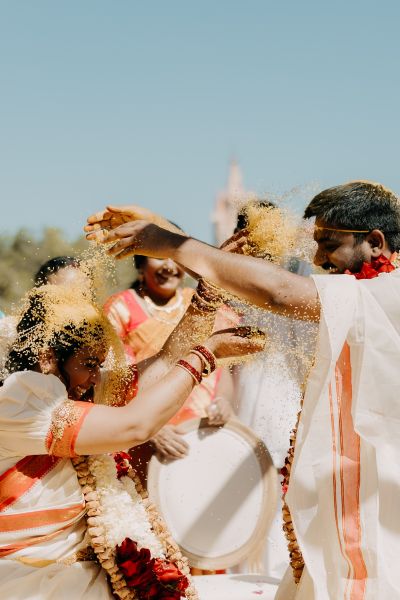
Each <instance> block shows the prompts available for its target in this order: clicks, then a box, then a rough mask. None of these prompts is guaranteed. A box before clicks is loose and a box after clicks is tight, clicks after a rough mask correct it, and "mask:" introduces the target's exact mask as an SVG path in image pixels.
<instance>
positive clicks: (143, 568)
mask: <svg viewBox="0 0 400 600" xmlns="http://www.w3.org/2000/svg"><path fill="white" fill-rule="evenodd" d="M117 557H118V566H119V568H120V569H121V571H122V573H123V575H124V577H125V580H126V583H127V585H128V586H129V587H133V588H142V587H144V588H149V587H150V585H151V584H152V583H153V581H154V573H153V562H154V561H153V559H152V558H151V555H150V551H149V550H147V548H141V549H140V550H138V547H137V544H136V542H133V541H132V540H131V539H129V538H125V539H124V541H123V542H122V544H121V545H120V546H118V547H117Z"/></svg>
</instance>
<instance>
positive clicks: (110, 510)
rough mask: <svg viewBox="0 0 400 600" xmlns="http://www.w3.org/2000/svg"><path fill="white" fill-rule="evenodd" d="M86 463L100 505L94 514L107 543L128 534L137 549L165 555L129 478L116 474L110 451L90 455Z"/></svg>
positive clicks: (120, 540)
mask: <svg viewBox="0 0 400 600" xmlns="http://www.w3.org/2000/svg"><path fill="white" fill-rule="evenodd" d="M88 464H89V468H90V471H91V472H92V474H93V475H94V477H95V478H96V491H97V494H98V496H99V501H100V504H101V507H102V514H101V516H99V517H97V518H98V520H99V521H100V523H101V525H102V526H103V527H104V530H105V536H106V539H107V544H108V545H109V546H111V547H115V546H118V545H120V544H121V543H122V542H123V541H124V539H125V538H130V539H131V540H133V541H135V542H136V543H137V545H138V548H139V549H141V548H147V549H148V550H150V553H151V556H152V557H153V558H161V559H165V554H164V552H163V548H162V545H161V543H160V541H159V540H158V538H157V537H156V535H155V534H154V533H153V531H152V530H151V525H150V523H149V518H148V515H147V511H146V508H145V507H144V505H143V501H142V498H141V496H140V495H139V494H138V492H137V491H136V488H135V484H134V483H133V481H132V480H131V479H130V478H129V477H121V479H118V478H117V471H116V464H115V461H114V458H113V457H112V456H110V455H107V454H102V455H97V456H90V457H89V458H88ZM100 523H99V524H100Z"/></svg>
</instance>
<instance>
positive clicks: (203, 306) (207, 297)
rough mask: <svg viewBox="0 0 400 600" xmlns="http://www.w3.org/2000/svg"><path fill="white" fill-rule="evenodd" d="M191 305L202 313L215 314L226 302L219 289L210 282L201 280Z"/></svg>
mask: <svg viewBox="0 0 400 600" xmlns="http://www.w3.org/2000/svg"><path fill="white" fill-rule="evenodd" d="M191 303H192V306H194V307H195V308H196V309H197V310H199V311H200V312H206V313H214V312H216V311H217V310H218V308H219V307H220V306H222V304H223V303H224V300H223V298H222V296H221V293H220V290H219V288H218V287H216V286H215V285H213V284H212V283H210V282H209V281H205V280H204V279H199V283H198V285H197V288H196V290H195V292H194V294H193V296H192V302H191Z"/></svg>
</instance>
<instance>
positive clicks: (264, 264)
mask: <svg viewBox="0 0 400 600" xmlns="http://www.w3.org/2000/svg"><path fill="white" fill-rule="evenodd" d="M93 228H94V224H93V223H91V224H90V225H89V226H88V227H87V228H86V230H87V231H89V234H88V238H89V239H93V238H95V237H96V233H95V232H94V231H93ZM103 241H106V242H110V243H111V242H114V244H113V245H112V246H110V249H109V252H110V254H112V255H114V256H115V257H116V258H124V257H126V256H130V255H132V254H135V253H137V254H144V255H147V256H154V257H159V258H163V257H164V258H165V257H170V258H172V259H173V260H175V261H176V262H178V263H180V264H181V265H182V266H183V267H184V268H185V269H188V270H190V271H193V272H195V273H197V274H198V275H199V276H202V277H204V278H205V279H209V280H210V281H212V282H213V283H215V284H216V285H218V286H220V287H222V288H224V289H226V290H228V291H229V292H231V293H233V294H235V295H237V296H239V297H242V298H244V299H246V300H248V301H249V302H251V303H252V304H256V305H257V306H260V307H262V308H266V309H268V310H271V311H274V312H279V313H282V314H285V315H289V316H292V317H294V318H297V319H309V320H318V318H319V311H320V307H319V302H318V296H317V290H316V287H315V284H314V281H313V280H312V278H308V277H303V276H301V275H296V274H294V273H290V272H288V271H286V270H285V269H282V268H280V267H278V266H277V265H274V264H272V263H270V262H268V261H266V260H263V259H259V258H253V257H250V256H243V255H237V254H230V253H228V252H224V251H222V250H218V249H217V248H214V247H213V246H209V245H208V244H205V243H203V242H200V241H198V240H195V239H193V238H187V237H185V236H183V235H181V234H179V233H175V232H171V231H167V230H165V229H162V228H160V227H158V226H157V225H155V224H153V223H148V222H146V221H133V222H128V223H124V224H122V225H120V226H118V227H117V228H115V229H111V230H109V231H107V232H106V235H105V236H104V238H103Z"/></svg>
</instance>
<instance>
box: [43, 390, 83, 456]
mask: <svg viewBox="0 0 400 600" xmlns="http://www.w3.org/2000/svg"><path fill="white" fill-rule="evenodd" d="M93 406H94V404H91V403H89V402H81V401H79V400H67V401H66V402H64V403H63V404H61V405H60V406H59V407H57V408H56V409H55V411H54V412H53V416H52V423H51V426H50V429H49V432H48V434H47V437H46V448H47V450H48V452H49V454H50V455H55V456H58V457H63V458H74V457H76V456H77V454H75V443H76V438H77V437H78V433H79V431H80V428H81V427H82V423H83V421H84V419H85V417H86V416H87V414H88V412H89V411H90V410H91V409H92V408H93Z"/></svg>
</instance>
